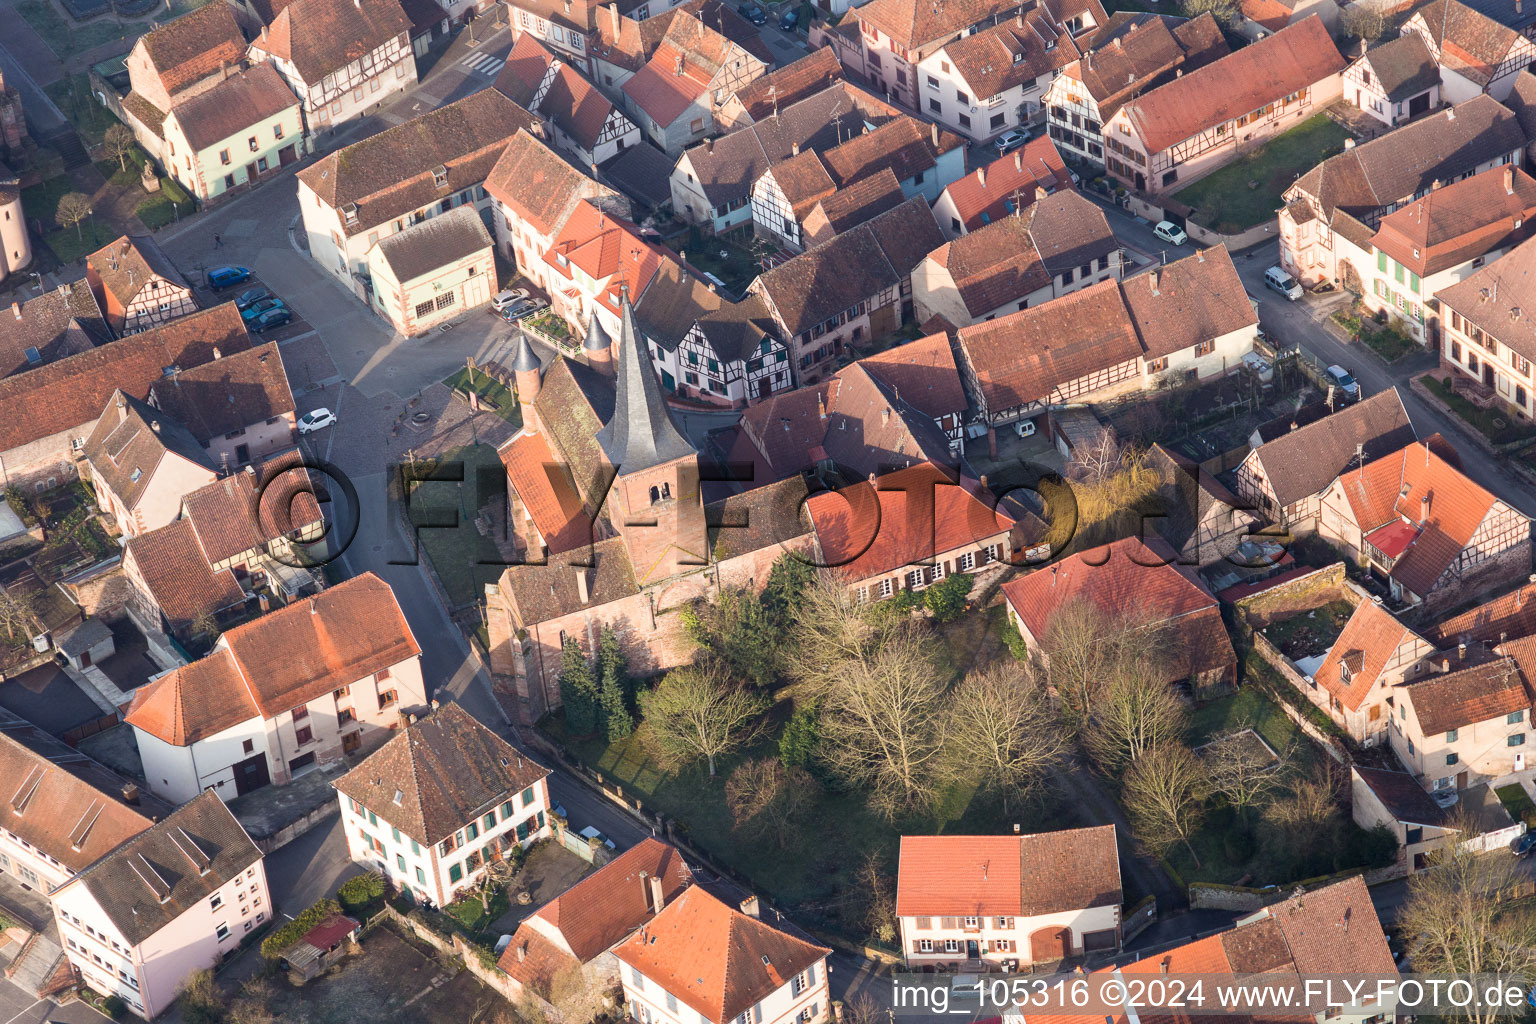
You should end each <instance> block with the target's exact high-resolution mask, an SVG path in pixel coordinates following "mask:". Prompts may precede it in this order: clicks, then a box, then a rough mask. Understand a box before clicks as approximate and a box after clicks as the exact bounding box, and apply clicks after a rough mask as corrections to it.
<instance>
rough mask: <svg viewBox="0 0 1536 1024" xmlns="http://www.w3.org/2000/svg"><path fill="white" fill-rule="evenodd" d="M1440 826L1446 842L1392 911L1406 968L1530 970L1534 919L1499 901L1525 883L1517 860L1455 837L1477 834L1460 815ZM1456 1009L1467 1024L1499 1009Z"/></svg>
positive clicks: (1535, 949) (1486, 1022) (1460, 972)
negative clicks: (1404, 944)
mask: <svg viewBox="0 0 1536 1024" xmlns="http://www.w3.org/2000/svg"><path fill="white" fill-rule="evenodd" d="M1446 825H1447V827H1448V828H1450V829H1452V830H1453V831H1452V833H1451V835H1449V836H1448V837H1447V839H1448V842H1447V844H1446V845H1445V846H1443V847H1441V848H1440V849H1439V850H1437V851H1436V852H1435V854H1434V855H1433V857H1432V863H1431V866H1430V870H1428V871H1420V872H1417V873H1415V874H1414V875H1413V877H1412V878H1410V879H1409V881H1408V900H1407V902H1406V903H1404V904H1403V906H1402V908H1401V909H1400V910H1399V911H1398V913H1397V924H1398V927H1399V929H1401V931H1402V934H1404V935H1406V936H1409V939H1408V955H1409V956H1410V957H1411V958H1412V960H1413V967H1414V970H1415V971H1419V972H1422V973H1426V974H1449V975H1452V976H1456V977H1467V976H1470V975H1476V974H1502V975H1525V976H1530V975H1531V974H1532V973H1536V917H1533V916H1532V915H1531V914H1530V913H1528V912H1526V911H1525V910H1524V909H1523V908H1512V907H1511V906H1510V905H1509V904H1508V903H1507V902H1505V901H1506V900H1507V899H1508V893H1509V892H1510V891H1511V890H1512V889H1513V888H1514V887H1515V886H1516V885H1517V884H1519V883H1524V882H1528V881H1529V878H1528V876H1527V875H1526V874H1525V872H1524V871H1522V870H1521V867H1520V862H1519V861H1518V860H1517V859H1516V858H1514V857H1511V856H1509V854H1508V853H1506V852H1504V851H1502V850H1500V851H1495V852H1493V853H1477V852H1474V851H1473V850H1472V849H1471V848H1470V847H1468V846H1467V844H1465V843H1463V842H1461V841H1460V839H1461V837H1463V836H1475V835H1477V834H1478V833H1479V832H1480V831H1481V829H1480V828H1479V827H1478V826H1477V825H1476V824H1475V823H1474V822H1473V821H1471V819H1470V818H1469V817H1468V816H1467V815H1465V814H1461V815H1456V816H1454V817H1453V818H1452V819H1451V820H1450V821H1448V822H1446ZM1478 987H1479V988H1481V986H1478ZM1464 1012H1465V1014H1466V1016H1467V1017H1468V1018H1469V1019H1470V1020H1471V1021H1473V1024H1491V1022H1492V1021H1493V1019H1494V1018H1495V1017H1496V1016H1498V1015H1499V1012H1500V1010H1499V1009H1495V1008H1488V1007H1468V1008H1467V1009H1466V1010H1465V1011H1464Z"/></svg>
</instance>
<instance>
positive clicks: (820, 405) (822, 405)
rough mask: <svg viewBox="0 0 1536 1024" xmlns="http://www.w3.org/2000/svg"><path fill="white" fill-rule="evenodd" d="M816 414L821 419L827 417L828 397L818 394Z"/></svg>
mask: <svg viewBox="0 0 1536 1024" xmlns="http://www.w3.org/2000/svg"><path fill="white" fill-rule="evenodd" d="M816 415H817V416H818V417H819V418H821V419H826V418H827V397H826V396H825V395H821V394H818V395H817V396H816Z"/></svg>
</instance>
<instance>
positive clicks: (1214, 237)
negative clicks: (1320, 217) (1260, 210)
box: [1125, 192, 1280, 258]
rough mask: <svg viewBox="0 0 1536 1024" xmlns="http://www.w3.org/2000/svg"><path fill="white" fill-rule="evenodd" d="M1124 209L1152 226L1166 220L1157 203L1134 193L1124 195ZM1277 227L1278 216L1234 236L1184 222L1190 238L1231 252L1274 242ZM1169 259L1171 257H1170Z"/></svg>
mask: <svg viewBox="0 0 1536 1024" xmlns="http://www.w3.org/2000/svg"><path fill="white" fill-rule="evenodd" d="M1125 208H1126V209H1127V210H1129V211H1131V212H1132V213H1134V214H1136V215H1137V216H1141V217H1145V218H1147V220H1150V221H1152V222H1153V223H1154V224H1155V223H1157V222H1158V221H1160V220H1166V219H1167V211H1166V210H1165V209H1164V208H1163V207H1162V206H1161V205H1160V204H1159V203H1156V202H1153V201H1152V200H1151V199H1149V198H1147V197H1145V196H1140V195H1137V194H1136V193H1135V192H1128V193H1126V204H1125ZM1180 209H1188V207H1184V206H1181V207H1180ZM1279 227H1280V218H1279V217H1278V216H1277V217H1276V218H1275V219H1274V220H1269V221H1265V222H1264V223H1263V224H1255V225H1254V226H1253V227H1251V228H1249V229H1248V230H1247V231H1243V232H1241V233H1239V234H1236V235H1223V234H1221V233H1220V232H1219V231H1212V230H1211V229H1210V228H1207V227H1202V226H1200V225H1199V224H1196V223H1195V222H1194V221H1186V222H1185V223H1184V230H1185V231H1186V232H1187V233H1188V234H1189V237H1190V238H1192V239H1194V240H1195V241H1198V242H1204V243H1205V244H1206V245H1225V246H1226V247H1227V249H1228V250H1230V251H1232V252H1237V251H1238V250H1240V249H1247V248H1248V247H1249V246H1254V245H1258V244H1260V243H1262V242H1269V241H1272V240H1274V239H1275V238H1277V237H1279ZM1170 258H1173V257H1172V256H1170Z"/></svg>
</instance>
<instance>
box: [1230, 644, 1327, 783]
mask: <svg viewBox="0 0 1536 1024" xmlns="http://www.w3.org/2000/svg"><path fill="white" fill-rule="evenodd" d="M1253 652H1254V653H1255V654H1257V655H1258V656H1259V657H1260V658H1262V659H1263V660H1264V663H1265V664H1267V665H1268V666H1269V667H1270V668H1272V669H1274V670H1275V671H1276V672H1278V673H1280V678H1282V679H1284V680H1285V682H1286V683H1288V684H1289V685H1290V686H1292V687H1293V688H1294V689H1295V690H1296V692H1297V693H1299V694H1300V695H1301V696H1303V697H1305V698H1307V699H1308V700H1311V701H1312V703H1313V704H1314V705H1316V706H1317V707H1318V708H1319V709H1320V710H1322V712H1323V713H1324V714H1327V708H1324V707H1322V705H1320V704H1318V702H1317V701H1316V700H1314V699H1313V697H1312V695H1313V694H1314V693H1315V692H1316V691H1317V688H1316V687H1315V686H1313V685H1312V684H1311V683H1308V682H1307V680H1306V677H1305V676H1303V675H1302V674H1301V670H1300V669H1298V668H1297V667H1296V663H1295V662H1293V661H1292V660H1291V659H1290V658H1287V657H1286V656H1285V655H1283V654H1281V653H1280V652H1279V651H1278V650H1276V649H1275V645H1274V644H1272V643H1270V642H1269V641H1268V640H1266V639H1264V637H1262V636H1260V635H1259V634H1258V633H1255V634H1253ZM1275 703H1276V704H1277V705H1279V707H1280V710H1281V711H1284V712H1285V717H1286V718H1289V719H1290V720H1291V721H1293V722H1295V723H1296V728H1298V729H1300V730H1301V731H1302V732H1303V733H1305V734H1306V735H1307V736H1308V737H1310V738H1311V739H1313V740H1315V741H1316V742H1317V744H1318V746H1320V747H1322V748H1323V750H1324V751H1326V752H1327V754H1328V756H1329V757H1331V758H1333V759H1334V761H1336V762H1338V763H1339V764H1349V763H1350V757H1349V753H1348V752H1347V751H1346V750H1345V749H1344V746H1343V744H1341V743H1340V742H1339V741H1338V740H1337V739H1336V738H1334V737H1332V736H1329V735H1328V734H1327V733H1325V732H1324V731H1323V730H1321V729H1319V728H1318V727H1317V726H1316V725H1313V724H1312V722H1311V721H1310V720H1309V719H1308V718H1307V716H1306V715H1304V714H1302V713H1301V711H1300V710H1298V709H1297V708H1295V707H1293V706H1292V705H1291V703H1290V701H1287V700H1276V701H1275Z"/></svg>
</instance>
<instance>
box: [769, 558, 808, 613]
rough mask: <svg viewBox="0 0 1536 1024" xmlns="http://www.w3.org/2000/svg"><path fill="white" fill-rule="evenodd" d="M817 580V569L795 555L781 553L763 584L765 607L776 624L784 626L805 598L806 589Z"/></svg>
mask: <svg viewBox="0 0 1536 1024" xmlns="http://www.w3.org/2000/svg"><path fill="white" fill-rule="evenodd" d="M815 581H816V570H815V569H814V568H812V567H811V565H810V563H808V562H806V561H804V560H803V559H800V558H797V557H796V556H794V555H780V556H779V558H778V561H776V562H774V563H773V569H772V570H771V571H770V572H769V573H768V582H767V583H766V584H764V585H763V597H762V601H763V607H764V608H765V609H766V610H767V611H768V614H769V615H770V616H771V617H772V618H773V620H774V624H775V625H777V626H783V625H784V624H785V623H787V622H788V621H789V619H790V617H791V616H792V615H794V613H795V612H797V611H799V610H800V605H801V604H802V603H803V602H804V600H805V591H806V588H808V587H809V586H810V585H811V584H812V583H814V582H815Z"/></svg>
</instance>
